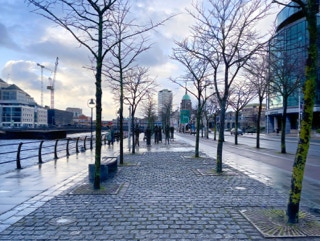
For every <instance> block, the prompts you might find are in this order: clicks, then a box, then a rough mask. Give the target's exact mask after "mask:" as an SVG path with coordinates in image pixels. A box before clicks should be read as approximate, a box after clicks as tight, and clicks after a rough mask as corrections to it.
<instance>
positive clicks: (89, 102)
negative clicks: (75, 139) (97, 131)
mask: <svg viewBox="0 0 320 241" xmlns="http://www.w3.org/2000/svg"><path fill="white" fill-rule="evenodd" d="M95 106H96V103H95V102H94V99H92V98H91V99H89V100H88V107H89V108H90V109H91V123H90V124H91V138H90V149H91V150H92V112H93V108H94V107H95Z"/></svg>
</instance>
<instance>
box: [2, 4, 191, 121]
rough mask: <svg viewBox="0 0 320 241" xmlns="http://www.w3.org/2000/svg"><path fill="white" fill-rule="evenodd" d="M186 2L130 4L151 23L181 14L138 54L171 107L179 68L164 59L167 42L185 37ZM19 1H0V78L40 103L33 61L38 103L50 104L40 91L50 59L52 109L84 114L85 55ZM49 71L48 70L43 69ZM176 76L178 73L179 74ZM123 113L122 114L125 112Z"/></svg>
mask: <svg viewBox="0 0 320 241" xmlns="http://www.w3.org/2000/svg"><path fill="white" fill-rule="evenodd" d="M191 2H192V0H175V1H172V0H162V1H157V0H135V1H132V4H133V8H134V9H135V14H136V16H137V17H139V18H140V19H141V18H142V19H146V20H147V19H149V18H151V19H154V18H158V17H159V16H168V15H170V14H176V13H182V14H180V15H178V16H177V17H175V18H173V19H172V20H170V21H169V22H167V23H166V24H165V26H162V27H160V28H159V29H157V31H153V32H152V35H151V42H152V43H153V47H152V48H151V49H150V50H149V51H148V52H147V53H146V54H145V55H144V61H143V62H145V63H148V65H149V66H148V67H150V71H151V72H150V73H151V76H153V77H155V78H156V80H157V82H158V84H159V90H160V89H164V88H168V89H171V90H172V91H173V92H174V93H175V94H174V104H175V107H174V108H177V107H178V105H179V103H180V101H181V98H182V96H183V94H184V90H182V89H181V88H179V87H178V86H177V85H175V84H173V83H171V82H170V80H169V78H170V77H177V73H179V72H180V71H181V66H179V65H178V63H177V62H174V61H172V60H170V58H169V55H170V54H171V49H172V47H173V40H181V39H182V38H183V37H185V36H186V35H187V34H188V28H189V26H190V24H191V18H190V16H188V15H187V14H186V13H185V12H186V11H185V8H187V7H188V8H189V7H190V6H191ZM31 10H32V9H31V8H30V7H28V6H27V4H26V3H25V1H24V0H2V1H1V4H0V12H1V15H0V36H1V37H0V53H1V55H0V78H1V79H3V80H4V81H6V82H8V83H11V84H16V85H18V86H19V87H20V88H22V89H23V90H24V91H26V92H27V93H29V94H30V95H31V96H32V97H33V98H34V99H35V101H36V102H37V103H38V104H40V103H41V74H40V73H41V71H40V67H39V66H37V63H40V64H42V65H44V66H45V67H46V68H47V69H44V78H43V80H44V88H43V102H44V105H48V106H50V92H49V90H47V89H46V86H47V85H48V84H49V81H48V78H49V77H52V71H50V70H53V69H54V63H55V60H56V57H59V65H58V71H57V76H56V82H55V108H57V109H62V110H64V109H66V108H67V107H77V108H82V110H83V113H84V114H86V115H90V109H89V108H88V107H87V100H88V99H90V98H92V97H94V94H95V85H94V76H93V73H92V72H91V71H88V70H87V69H86V68H84V67H85V66H88V65H89V63H90V62H89V57H90V54H89V52H88V50H87V49H85V48H82V47H80V46H79V44H78V43H77V42H76V41H75V40H74V39H73V37H72V36H71V35H70V34H69V33H68V32H66V31H65V30H64V29H62V28H61V27H58V26H56V25H54V24H53V23H52V22H50V21H49V20H47V19H45V18H43V17H42V16H39V15H37V14H35V13H32V12H31ZM49 69H50V70H49ZM181 74H182V73H181ZM103 91H104V92H103V119H112V118H114V117H115V115H116V109H115V104H114V100H113V98H112V97H111V94H110V92H109V90H108V89H107V88H106V87H105V88H104V89H103ZM125 115H126V113H125Z"/></svg>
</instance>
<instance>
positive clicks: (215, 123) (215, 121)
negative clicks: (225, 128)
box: [213, 113, 217, 141]
mask: <svg viewBox="0 0 320 241" xmlns="http://www.w3.org/2000/svg"><path fill="white" fill-rule="evenodd" d="M213 132H214V133H213V134H214V136H213V140H214V141H216V140H217V113H214V131H213Z"/></svg>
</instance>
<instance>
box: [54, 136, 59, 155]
mask: <svg viewBox="0 0 320 241" xmlns="http://www.w3.org/2000/svg"><path fill="white" fill-rule="evenodd" d="M58 141H59V139H57V140H56V144H55V145H54V159H58V153H57V149H58V148H57V147H58Z"/></svg>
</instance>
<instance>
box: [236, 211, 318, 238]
mask: <svg viewBox="0 0 320 241" xmlns="http://www.w3.org/2000/svg"><path fill="white" fill-rule="evenodd" d="M240 213H241V214H242V215H243V216H244V217H245V218H246V219H247V220H248V221H249V222H251V224H252V225H253V226H254V227H255V228H256V229H257V230H258V231H259V232H260V233H261V234H262V235H263V236H264V237H266V238H290V237H320V222H319V220H317V218H316V217H315V216H313V215H311V214H310V213H307V212H303V211H300V213H299V223H297V224H287V223H286V221H285V220H286V213H285V210H283V209H266V208H253V209H249V210H241V211H240Z"/></svg>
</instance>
